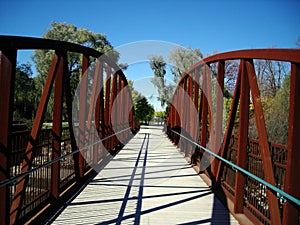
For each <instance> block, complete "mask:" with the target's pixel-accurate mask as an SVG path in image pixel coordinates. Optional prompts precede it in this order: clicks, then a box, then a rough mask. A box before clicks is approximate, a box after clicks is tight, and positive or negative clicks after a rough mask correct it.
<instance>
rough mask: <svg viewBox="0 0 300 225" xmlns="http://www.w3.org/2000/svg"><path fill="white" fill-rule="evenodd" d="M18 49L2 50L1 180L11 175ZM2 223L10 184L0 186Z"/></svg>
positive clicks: (4, 220)
mask: <svg viewBox="0 0 300 225" xmlns="http://www.w3.org/2000/svg"><path fill="white" fill-rule="evenodd" d="M16 58H17V51H15V50H14V51H3V50H2V52H1V61H0V127H1V133H0V181H4V180H6V179H8V178H9V177H10V156H11V138H10V137H11V130H12V122H13V102H14V83H15V71H16ZM0 198H1V199H0V224H9V222H10V218H9V207H10V192H9V186H8V185H6V186H3V187H0Z"/></svg>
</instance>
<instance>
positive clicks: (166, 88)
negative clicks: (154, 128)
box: [149, 55, 174, 107]
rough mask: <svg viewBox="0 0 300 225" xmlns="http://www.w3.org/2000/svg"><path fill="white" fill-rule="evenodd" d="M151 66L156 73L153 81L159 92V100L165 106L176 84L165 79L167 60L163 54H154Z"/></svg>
mask: <svg viewBox="0 0 300 225" xmlns="http://www.w3.org/2000/svg"><path fill="white" fill-rule="evenodd" d="M149 59H150V68H151V69H152V71H153V73H154V77H153V78H152V80H151V81H152V83H153V85H154V86H155V87H156V89H157V92H158V100H159V101H160V103H161V106H162V107H164V106H166V105H168V104H169V103H170V100H171V98H172V93H173V89H174V86H173V85H172V84H167V81H166V79H165V75H166V62H165V60H164V58H163V57H162V56H161V55H153V56H151V57H150V58H149Z"/></svg>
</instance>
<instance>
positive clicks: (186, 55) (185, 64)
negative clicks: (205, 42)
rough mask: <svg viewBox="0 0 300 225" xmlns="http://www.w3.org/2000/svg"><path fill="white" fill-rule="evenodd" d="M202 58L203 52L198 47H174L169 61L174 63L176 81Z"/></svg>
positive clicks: (173, 71)
mask: <svg viewBox="0 0 300 225" xmlns="http://www.w3.org/2000/svg"><path fill="white" fill-rule="evenodd" d="M202 58H203V54H202V53H201V52H200V49H198V48H196V49H194V50H193V49H192V48H191V47H187V48H184V47H178V48H174V49H173V50H172V51H171V52H170V54H169V57H168V62H169V63H170V64H171V65H172V66H171V72H172V74H173V80H174V82H175V83H176V84H177V83H178V81H179V80H180V78H181V76H182V75H183V73H185V72H187V71H188V69H189V68H190V67H191V66H192V65H194V64H195V63H196V62H198V61H199V60H200V59H202Z"/></svg>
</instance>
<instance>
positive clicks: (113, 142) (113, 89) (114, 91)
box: [109, 71, 117, 150]
mask: <svg viewBox="0 0 300 225" xmlns="http://www.w3.org/2000/svg"><path fill="white" fill-rule="evenodd" d="M110 94H111V96H110V104H109V111H110V114H109V116H110V134H111V135H112V134H113V133H114V130H113V127H114V126H115V125H116V124H115V123H116V121H112V119H111V118H114V120H116V116H115V115H116V111H113V104H114V101H115V99H116V97H117V73H116V71H114V74H113V79H112V87H111V93H110ZM112 114H114V116H112ZM110 142H111V146H110V149H111V150H114V148H115V147H116V136H115V135H114V136H112V137H111V138H110Z"/></svg>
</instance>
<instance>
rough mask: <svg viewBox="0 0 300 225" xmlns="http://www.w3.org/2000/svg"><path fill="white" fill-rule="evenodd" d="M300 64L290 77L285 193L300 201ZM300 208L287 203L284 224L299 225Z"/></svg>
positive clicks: (294, 65) (295, 65)
mask: <svg viewBox="0 0 300 225" xmlns="http://www.w3.org/2000/svg"><path fill="white" fill-rule="evenodd" d="M299 115H300V64H299V63H292V65H291V77H290V111H289V130H288V154H287V167H286V175H285V176H286V178H285V184H284V191H285V192H286V193H288V194H290V195H292V196H294V197H295V198H297V199H300V179H299V171H300V116H299ZM298 222H299V207H297V206H296V205H294V204H292V203H291V202H286V203H285V205H284V210H283V221H282V224H298Z"/></svg>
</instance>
